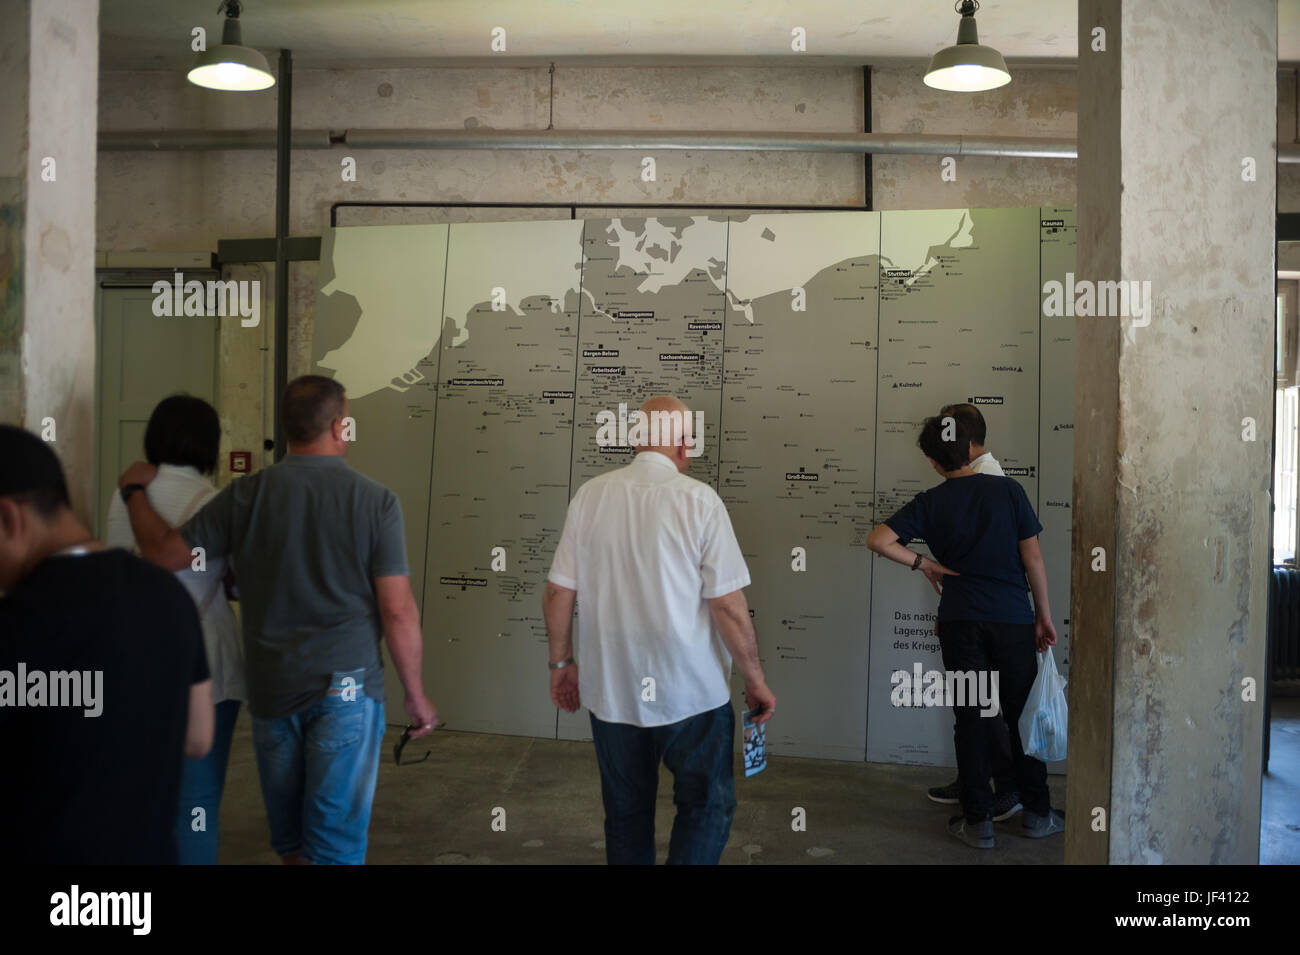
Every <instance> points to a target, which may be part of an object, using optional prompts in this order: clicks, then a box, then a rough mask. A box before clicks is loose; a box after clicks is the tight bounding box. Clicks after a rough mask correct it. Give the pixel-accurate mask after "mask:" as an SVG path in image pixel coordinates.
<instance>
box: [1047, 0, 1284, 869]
mask: <svg viewBox="0 0 1300 955" xmlns="http://www.w3.org/2000/svg"><path fill="white" fill-rule="evenodd" d="M1277 15H1278V14H1277V2H1276V0H1232V2H1228V0H1207V2H1204V3H1184V2H1181V0H1080V2H1079V165H1078V174H1079V202H1078V210H1079V258H1078V279H1079V280H1087V281H1104V280H1120V279H1123V280H1125V281H1128V282H1137V283H1143V282H1150V292H1151V296H1152V299H1153V307H1152V308H1151V309H1150V312H1149V314H1148V316H1147V318H1148V319H1149V324H1148V325H1146V326H1145V327H1142V322H1143V320H1144V319H1143V317H1142V316H1140V315H1137V316H1134V317H1132V318H1118V319H1117V318H1114V317H1082V316H1081V317H1078V318H1076V319H1075V321H1076V342H1077V348H1078V371H1077V377H1076V383H1077V384H1076V396H1075V459H1074V460H1075V465H1074V466H1075V472H1074V473H1075V479H1074V501H1075V505H1074V553H1073V560H1072V574H1071V581H1072V590H1073V592H1072V599H1071V604H1072V606H1071V608H1070V618H1071V621H1070V630H1071V673H1070V677H1071V686H1070V707H1071V709H1070V717H1071V724H1070V741H1069V749H1070V754H1069V781H1068V787H1067V791H1068V797H1067V806H1066V852H1065V857H1066V861H1067V862H1081V863H1082V862H1087V863H1105V862H1111V863H1185V864H1203V863H1254V862H1257V861H1258V857H1259V825H1260V771H1261V765H1260V758H1261V747H1262V739H1263V735H1262V731H1263V703H1262V685H1263V683H1264V681H1265V680H1266V679H1267V674H1266V673H1265V671H1264V653H1265V641H1266V632H1265V614H1266V605H1267V594H1268V573H1269V566H1270V555H1269V553H1268V539H1269V520H1270V511H1269V492H1270V478H1271V474H1270V444H1271V440H1272V433H1271V422H1272V401H1273V333H1274V317H1273V316H1274V311H1275V308H1274V291H1273V289H1274V269H1275V265H1274V258H1275V247H1274V215H1275V195H1276V178H1275V173H1276V170H1275V166H1274V163H1275V159H1276V102H1277V74H1276V70H1277ZM1097 28H1101V29H1102V30H1103V31H1104V44H1105V49H1104V52H1103V51H1101V50H1094V49H1093V46H1094V43H1096V42H1097V41H1098V38H1099V37H1100V36H1101V35H1095V34H1094V30H1095V29H1097ZM1251 160H1253V162H1251ZM1252 179H1253V181H1251V180H1252ZM1139 287H1140V285H1139ZM1143 304H1145V302H1144V303H1143ZM1130 311H1132V309H1130ZM1248 418H1249V419H1253V422H1254V434H1253V435H1251V434H1250V429H1251V425H1250V423H1249V422H1245V423H1243V419H1248ZM1243 435H1244V436H1245V437H1243ZM1250 437H1253V438H1254V440H1249V438H1250ZM1095 548H1100V549H1101V551H1097V550H1094V549H1095ZM1102 552H1104V559H1105V569H1104V570H1094V569H1093V568H1094V566H1100V563H1099V561H1098V554H1100V553H1102ZM1247 679H1249V680H1253V681H1254V684H1255V687H1256V691H1255V701H1254V702H1247V701H1245V700H1243V681H1244V680H1247ZM1098 808H1100V809H1103V810H1105V818H1104V822H1105V829H1104V830H1103V831H1098V829H1097V828H1096V827H1095V823H1094V820H1099V819H1100V817H1099V816H1098V815H1097V813H1096V810H1097V809H1098Z"/></svg>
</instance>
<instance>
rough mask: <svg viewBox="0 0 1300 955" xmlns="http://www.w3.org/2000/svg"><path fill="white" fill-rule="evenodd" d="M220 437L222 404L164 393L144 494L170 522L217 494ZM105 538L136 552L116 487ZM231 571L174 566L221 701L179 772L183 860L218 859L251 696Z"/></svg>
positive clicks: (221, 562) (147, 440) (222, 565)
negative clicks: (228, 588) (234, 745)
mask: <svg viewBox="0 0 1300 955" xmlns="http://www.w3.org/2000/svg"><path fill="white" fill-rule="evenodd" d="M220 440H221V422H220V420H219V419H218V418H217V412H216V409H214V408H213V407H212V406H211V405H210V404H208V403H207V402H206V401H204V400H203V399H202V398H195V397H192V396H190V395H172V396H171V397H170V398H164V399H163V400H162V401H160V402H159V403H158V406H157V407H156V408H154V410H153V414H152V415H150V417H149V425H148V427H147V428H146V429H145V433H144V453H145V457H146V458H147V459H148V461H149V463H150V464H152V465H154V466H155V467H157V468H158V476H157V477H156V478H154V480H153V481H151V482H150V483H149V485H148V487H147V488H146V489H145V494H147V495H148V498H149V503H150V505H151V506H152V507H153V509H154V510H155V511H157V512H158V513H159V514H160V515H161V516H162V518H163V519H164V520H165V521H167V523H168V524H170V525H171V526H172V527H179V526H180V525H181V524H184V523H185V522H186V521H187V520H189V519H190V517H192V516H193V515H194V514H195V513H197V512H198V510H199V509H200V508H201V507H203V505H204V504H206V503H207V502H208V501H209V500H211V499H212V498H213V497H214V496H216V493H217V491H216V488H214V487H213V486H212V484H211V482H210V481H209V480H207V479H205V478H204V475H211V474H212V473H214V472H215V471H216V469H217V447H218V445H219V444H220ZM104 540H105V543H106V544H107V545H108V546H109V547H124V548H126V549H128V550H132V551H137V552H138V549H137V547H136V543H135V536H134V534H133V533H132V531H131V519H130V517H129V516H128V515H127V511H126V505H125V504H123V503H122V499H121V497H119V496H118V495H117V494H114V495H113V497H112V499H111V500H110V501H109V505H108V527H107V532H106V534H105V536H104ZM226 571H227V566H226V560H225V558H219V559H216V560H207V559H206V558H205V559H203V560H200V558H199V555H195V561H194V564H193V565H191V567H190V568H188V569H185V570H179V571H177V572H176V577H177V578H178V579H179V580H180V582H181V583H182V584H183V585H184V586H185V589H186V590H188V591H189V592H190V596H191V597H193V598H194V604H195V606H196V607H197V608H198V612H199V622H200V623H201V624H202V626H203V642H204V645H205V647H206V648H207V652H208V668H209V669H210V670H211V672H212V700H213V702H214V703H215V704H216V731H215V733H214V735H213V740H212V749H211V750H210V751H209V753H208V755H207V756H205V757H203V758H202V759H186V760H185V765H184V768H183V770H182V772H181V797H180V813H179V817H178V818H177V820H176V842H177V849H178V851H179V858H180V862H181V864H182V865H214V864H215V863H216V861H217V836H218V827H217V821H218V814H219V813H220V810H221V793H222V790H223V789H224V787H225V781H226V764H227V761H228V759H229V756H230V741H231V737H232V736H233V734H234V729H235V719H236V718H237V717H238V715H239V704H240V703H241V702H242V701H243V700H244V699H245V698H246V697H247V686H246V684H245V681H244V659H243V652H242V648H241V647H240V643H239V637H238V630H237V628H236V625H235V615H234V612H233V611H232V610H231V609H230V604H229V603H228V602H227V600H226V594H225V587H224V580H225V576H226Z"/></svg>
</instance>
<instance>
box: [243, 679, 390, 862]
mask: <svg viewBox="0 0 1300 955" xmlns="http://www.w3.org/2000/svg"><path fill="white" fill-rule="evenodd" d="M364 676H365V670H364V669H363V670H351V671H347V672H340V673H335V674H334V675H333V676H332V678H331V680H330V689H329V692H328V693H327V694H326V695H325V697H324V698H323V699H322V700H321V701H320V702H319V703H316V704H314V705H312V706H310V707H308V708H307V709H305V710H303V711H302V712H301V713H294V714H293V715H292V716H284V717H280V718H279V719H271V720H266V719H259V718H258V717H254V718H253V747H254V749H255V750H256V752H257V770H258V776H259V777H260V778H261V781H262V801H263V802H264V803H265V804H266V818H267V822H268V823H269V824H270V827H271V848H272V849H274V850H275V851H276V853H277V854H279V855H282V856H284V855H289V854H291V853H295V852H301V853H302V856H303V858H304V859H306V860H307V861H309V862H314V863H316V864H317V865H362V864H363V863H364V862H365V861H366V833H367V830H368V829H369V828H370V806H371V803H372V802H373V800H374V797H375V779H376V777H377V776H378V774H379V750H380V743H381V742H382V740H383V736H384V704H383V703H381V702H379V701H378V700H373V699H371V698H370V697H368V696H367V695H366V693H365V689H364V687H363V686H362V685H361V681H362V679H363V677H364ZM347 677H351V678H352V679H353V682H352V683H351V684H348V683H345V682H343V681H344V679H345V678H347Z"/></svg>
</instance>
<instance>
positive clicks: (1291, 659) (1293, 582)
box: [1268, 567, 1300, 680]
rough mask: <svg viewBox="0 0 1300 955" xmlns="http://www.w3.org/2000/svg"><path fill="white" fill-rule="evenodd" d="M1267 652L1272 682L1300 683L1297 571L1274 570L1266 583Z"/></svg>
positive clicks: (1299, 577)
mask: <svg viewBox="0 0 1300 955" xmlns="http://www.w3.org/2000/svg"><path fill="white" fill-rule="evenodd" d="M1268 596H1269V607H1270V609H1271V611H1272V613H1271V617H1270V627H1269V631H1270V632H1269V635H1268V642H1269V652H1270V654H1271V656H1272V659H1273V672H1272V678H1273V679H1274V680H1295V679H1300V570H1296V569H1294V568H1291V567H1274V568H1273V576H1272V577H1271V578H1270V580H1269V595H1268Z"/></svg>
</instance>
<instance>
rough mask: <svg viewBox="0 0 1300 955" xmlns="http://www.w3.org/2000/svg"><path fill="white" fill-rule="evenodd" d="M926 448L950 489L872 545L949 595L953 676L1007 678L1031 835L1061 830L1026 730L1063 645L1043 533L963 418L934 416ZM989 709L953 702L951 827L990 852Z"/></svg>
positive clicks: (910, 510) (895, 522) (923, 441)
mask: <svg viewBox="0 0 1300 955" xmlns="http://www.w3.org/2000/svg"><path fill="white" fill-rule="evenodd" d="M918 444H919V445H920V447H921V450H922V451H923V452H924V453H925V456H926V457H927V458H928V459H929V461H930V464H931V466H933V467H934V469H935V470H936V471H937V472H938V473H939V474H941V475H942V476H943V478H944V482H943V483H942V484H940V485H938V486H937V487H933V488H930V489H929V490H927V491H922V492H921V493H920V494H918V495H916V497H915V498H913V499H912V500H911V502H909V503H908V504H907V505H905V506H904V507H903V508H902V509H901V510H899V511H898V513H896V514H895V515H894V516H893V517H891V518H889V520H887V521H885V523H883V524H881V525H880V526H879V527H877V528H876V529H875V530H873V531H872V532H871V535H870V536H869V537H868V538H867V546H868V547H869V548H871V550H873V551H874V552H876V553H877V554H880V555H881V556H883V557H888V558H889V559H890V560H893V561H895V562H897V563H900V564H906V565H907V566H909V567H911V568H912V569H913V570H919V571H921V572H922V573H923V574H925V576H926V578H927V579H928V580H929V581H930V583H931V585H932V586H933V587H934V589H935V591H936V592H937V593H939V595H940V597H939V613H938V615H937V618H936V622H935V633H936V635H937V636H938V638H939V647H940V650H941V652H942V653H943V664H944V667H945V668H946V669H947V670H948V671H949V672H950V673H957V672H961V673H977V674H978V673H988V672H990V671H992V672H994V673H997V674H998V683H997V689H998V697H999V704H1000V705H999V710H1000V716H1001V717H1002V718H1003V719H1005V720H1006V722H1007V725H1008V729H1009V732H1010V737H1011V748H1012V756H1013V763H1014V768H1015V775H1016V780H1017V782H1018V786H1019V790H1020V798H1021V801H1022V802H1023V804H1024V807H1025V811H1024V815H1023V818H1022V820H1021V831H1022V833H1023V834H1024V835H1026V836H1030V837H1032V838H1042V837H1043V836H1048V835H1052V834H1053V833H1057V832H1062V831H1064V816H1063V814H1062V813H1060V812H1058V811H1057V810H1054V809H1052V808H1051V803H1050V801H1049V795H1048V790H1047V766H1046V764H1045V763H1043V762H1041V761H1040V760H1037V759H1032V758H1030V757H1028V756H1025V754H1024V749H1023V747H1022V745H1021V741H1020V731H1019V728H1018V725H1019V722H1020V714H1021V711H1023V709H1024V707H1025V700H1026V699H1027V698H1028V696H1029V690H1030V688H1031V687H1032V685H1033V682H1034V677H1035V676H1036V674H1037V671H1038V666H1037V657H1036V655H1035V648H1037V649H1038V650H1040V651H1041V650H1046V649H1047V647H1049V646H1052V645H1053V644H1055V643H1056V627H1055V626H1054V625H1053V623H1052V612H1051V608H1050V607H1049V605H1048V600H1047V571H1046V568H1045V567H1044V565H1043V556H1042V553H1041V551H1040V550H1039V547H1038V534H1039V532H1040V531H1041V530H1042V525H1040V524H1039V523H1038V518H1037V517H1036V516H1035V515H1034V510H1033V507H1032V506H1030V503H1029V499H1028V497H1026V495H1025V491H1024V488H1022V487H1021V486H1020V483H1019V482H1018V481H1016V480H1015V479H1014V478H1008V477H997V476H994V475H991V474H976V473H975V472H973V471H972V470H971V469H970V432H969V431H968V430H967V428H966V426H965V425H964V424H963V423H962V421H961V420H960V419H959V418H954V417H952V416H947V417H944V418H927V419H926V421H925V424H924V426H923V427H922V429H921V435H920V439H919V441H918ZM917 539H920V540H923V541H924V542H925V543H926V544H927V545H929V547H930V552H931V553H933V554H934V556H935V558H936V559H935V560H932V559H930V558H929V557H924V556H922V555H920V554H917V553H915V552H914V551H911V550H908V549H907V547H906V544H907V543H908V542H909V541H911V540H917ZM1026 576H1027V577H1028V580H1029V586H1028V588H1026V586H1025V578H1026ZM1028 591H1032V592H1033V596H1034V603H1033V606H1032V607H1031V606H1030V603H1029V593H1028ZM980 709H981V707H980V705H979V703H978V701H976V700H966V701H965V703H964V705H954V711H955V716H956V721H957V728H956V731H955V734H954V735H955V741H956V748H957V770H958V774H959V775H960V777H961V782H962V800H961V801H962V808H963V810H964V815H960V816H955V817H953V818H952V819H951V820H949V822H948V831H949V833H951V834H952V835H953V836H955V837H957V838H958V839H960V840H962V841H963V842H965V843H966V844H968V845H971V846H975V847H977V848H981V849H991V848H993V819H992V807H993V791H992V789H991V788H990V787H989V771H990V765H989V753H988V747H987V745H986V741H987V736H986V732H985V728H984V727H983V726H982V725H981V724H980V720H981V719H996V718H998V716H997V715H994V716H990V717H984V716H981V715H980Z"/></svg>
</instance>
